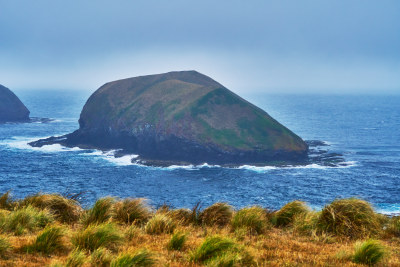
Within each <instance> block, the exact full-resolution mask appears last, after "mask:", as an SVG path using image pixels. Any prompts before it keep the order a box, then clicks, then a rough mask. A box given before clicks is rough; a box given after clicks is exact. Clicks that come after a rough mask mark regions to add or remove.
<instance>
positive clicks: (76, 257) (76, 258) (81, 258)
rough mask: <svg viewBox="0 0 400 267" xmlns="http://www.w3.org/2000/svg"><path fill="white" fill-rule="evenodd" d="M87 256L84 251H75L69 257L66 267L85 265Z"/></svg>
mask: <svg viewBox="0 0 400 267" xmlns="http://www.w3.org/2000/svg"><path fill="white" fill-rule="evenodd" d="M85 261H86V255H85V253H83V252H82V251H79V250H74V251H72V252H71V254H70V255H69V257H68V259H67V262H66V263H65V267H80V266H82V265H83V264H85Z"/></svg>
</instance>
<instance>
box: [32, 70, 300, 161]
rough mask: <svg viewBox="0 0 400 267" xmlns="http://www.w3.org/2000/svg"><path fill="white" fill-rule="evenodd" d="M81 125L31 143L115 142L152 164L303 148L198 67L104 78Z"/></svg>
mask: <svg viewBox="0 0 400 267" xmlns="http://www.w3.org/2000/svg"><path fill="white" fill-rule="evenodd" d="M79 126H80V127H79V129H78V130H76V131H75V132H73V133H71V134H68V135H65V136H61V137H51V138H48V139H44V140H39V141H36V142H32V143H31V145H32V146H43V145H46V144H54V143H59V144H62V145H65V146H69V147H73V146H78V147H81V148H96V149H101V150H110V149H119V150H120V154H121V155H122V154H138V155H139V158H138V160H140V161H141V162H142V163H145V164H149V165H172V164H188V163H190V164H202V163H208V164H219V165H238V164H256V165H259V164H266V163H271V162H286V163H288V162H300V161H303V160H304V159H305V158H306V157H307V151H308V146H307V144H306V143H305V142H304V141H303V140H302V139H301V138H300V137H299V136H297V135H296V134H294V133H293V132H291V131H290V130H289V129H288V128H286V127H284V126H283V125H281V124H280V123H279V122H277V121H276V120H275V119H273V118H272V117H271V116H269V115H268V114H267V113H266V112H265V111H263V110H262V109H260V108H258V107H256V106H255V105H253V104H251V103H249V102H247V101H246V100H244V99H243V98H241V97H239V96H238V95H236V94H235V93H233V92H231V91H230V90H228V89H227V88H225V87H224V86H223V85H221V84H220V83H218V82H216V81H214V80H213V79H211V78H210V77H207V76H205V75H203V74H200V73H198V72H196V71H180V72H169V73H164V74H157V75H148V76H141V77H134V78H129V79H123V80H118V81H113V82H109V83H106V84H104V85H103V86H101V87H100V88H99V89H98V90H97V91H96V92H95V93H93V94H92V95H91V96H90V98H89V99H88V101H87V102H86V104H85V106H84V107H83V110H82V112H81V115H80V119H79Z"/></svg>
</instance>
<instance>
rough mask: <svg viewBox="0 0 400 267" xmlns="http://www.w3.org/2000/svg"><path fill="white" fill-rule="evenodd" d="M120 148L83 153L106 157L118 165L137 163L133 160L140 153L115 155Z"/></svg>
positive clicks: (105, 158)
mask: <svg viewBox="0 0 400 267" xmlns="http://www.w3.org/2000/svg"><path fill="white" fill-rule="evenodd" d="M117 151H118V150H110V151H104V152H103V151H100V150H94V151H92V152H89V153H82V154H81V155H84V156H95V157H98V158H101V159H104V160H106V161H108V162H110V163H112V164H115V165H118V166H129V165H137V164H136V163H133V162H132V160H133V159H135V158H137V157H138V155H123V156H122V157H118V156H115V154H116V152H117Z"/></svg>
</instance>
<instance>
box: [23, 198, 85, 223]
mask: <svg viewBox="0 0 400 267" xmlns="http://www.w3.org/2000/svg"><path fill="white" fill-rule="evenodd" d="M22 205H24V206H28V205H31V206H34V207H36V208H38V209H47V210H49V211H50V212H51V213H52V214H53V215H54V217H55V218H56V219H57V220H59V221H60V222H63V223H73V222H76V221H77V220H78V219H79V216H80V214H81V212H82V208H81V207H80V206H79V204H78V202H77V201H75V200H72V199H68V198H65V197H63V196H61V195H58V194H37V195H33V196H29V197H27V198H25V199H24V200H23V201H22Z"/></svg>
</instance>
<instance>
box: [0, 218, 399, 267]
mask: <svg viewBox="0 0 400 267" xmlns="http://www.w3.org/2000/svg"><path fill="white" fill-rule="evenodd" d="M152 216H154V215H152ZM111 220H112V219H111ZM175 223H176V224H177V226H176V229H175V232H180V233H187V240H186V242H185V245H184V246H183V248H182V250H180V251H175V250H169V249H168V243H169V242H170V240H171V236H172V234H168V233H160V234H159V235H152V234H147V233H146V231H145V226H144V225H142V226H139V225H135V226H131V225H128V224H115V227H116V229H117V230H118V231H119V233H120V235H121V236H123V240H122V243H121V244H120V245H119V246H118V248H117V250H115V251H107V253H110V255H109V256H110V257H111V258H112V260H114V259H116V258H117V257H118V255H125V254H130V255H135V253H137V252H138V251H143V250H146V251H148V252H149V253H151V255H152V259H154V260H155V262H156V263H155V266H202V265H201V264H202V263H193V262H190V255H192V253H193V251H195V250H196V249H197V248H198V247H199V246H201V244H203V242H204V241H205V240H206V239H207V238H208V237H211V236H221V237H224V238H227V239H229V240H232V241H233V242H235V249H237V250H240V254H241V255H246V258H247V259H246V261H245V262H246V264H243V265H244V266H249V265H250V264H251V262H252V263H253V265H254V266H363V265H360V264H356V263H354V262H353V261H352V255H353V254H354V247H355V244H356V242H357V241H358V240H363V239H362V238H361V239H358V240H356V239H351V238H349V237H346V236H330V235H324V234H320V233H317V232H312V231H311V232H307V234H303V233H299V232H298V231H296V230H294V229H293V227H286V228H279V227H271V228H269V229H267V230H266V232H265V233H263V234H259V235H251V234H250V233H248V232H246V231H244V232H242V233H240V235H239V234H238V232H235V231H232V226H231V225H230V224H228V225H226V226H224V227H220V226H205V225H204V224H203V225H202V224H196V223H190V224H187V223H186V222H185V223H179V222H178V220H177V221H176V222H175ZM63 227H64V228H65V229H66V230H65V232H64V236H63V242H64V246H63V247H64V249H63V250H61V251H56V252H54V253H53V254H51V255H45V254H43V253H27V252H26V250H24V248H25V247H26V246H27V245H29V244H32V242H33V241H34V240H35V239H36V237H37V236H38V234H39V233H40V229H38V230H37V231H34V232H32V233H27V234H25V235H20V236H15V235H13V234H12V233H3V234H2V236H3V237H5V238H7V240H8V242H9V244H10V245H11V248H10V249H8V250H7V251H6V252H5V253H3V255H1V257H0V266H51V265H52V264H55V263H58V264H60V266H61V265H62V264H65V263H66V262H67V261H68V259H69V257H70V255H71V253H73V251H74V249H75V247H74V245H73V244H72V243H71V240H72V237H73V236H75V235H76V234H77V233H79V232H80V231H82V230H83V229H84V227H83V226H82V225H81V224H76V223H75V224H66V223H64V224H63ZM365 239H367V238H365ZM377 239H379V240H380V242H381V243H382V245H383V246H384V247H385V248H386V252H387V253H386V255H385V258H384V260H383V261H382V262H381V263H379V264H378V265H377V266H400V238H399V237H398V236H396V235H395V234H391V233H390V232H387V233H385V234H383V235H381V236H380V237H379V238H377ZM236 252H237V251H236ZM236 252H235V251H232V253H236ZM84 253H85V257H86V258H85V262H84V264H83V266H91V261H92V255H91V253H90V252H89V251H84ZM224 256H226V255H224ZM228 256H229V255H228ZM228 256H227V257H228ZM241 262H244V261H238V262H237V264H238V265H237V266H241V265H240V264H241ZM235 266H236V265H235Z"/></svg>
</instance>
